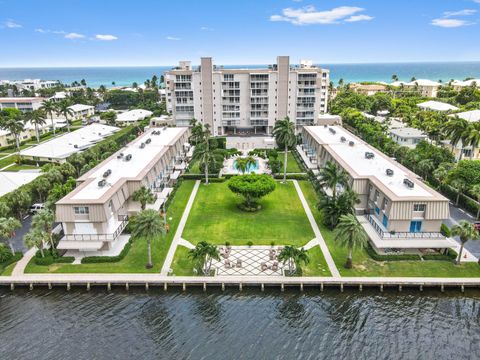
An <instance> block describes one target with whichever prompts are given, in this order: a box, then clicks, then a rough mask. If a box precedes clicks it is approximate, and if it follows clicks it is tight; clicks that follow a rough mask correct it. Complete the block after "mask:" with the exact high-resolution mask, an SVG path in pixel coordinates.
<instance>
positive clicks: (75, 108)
mask: <svg viewBox="0 0 480 360" xmlns="http://www.w3.org/2000/svg"><path fill="white" fill-rule="evenodd" d="M68 108H69V109H70V110H72V115H71V119H70V120H83V119H86V118H88V117H91V116H93V115H95V106H92V105H84V104H75V105H72V106H69V107H68Z"/></svg>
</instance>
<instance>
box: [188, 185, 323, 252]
mask: <svg viewBox="0 0 480 360" xmlns="http://www.w3.org/2000/svg"><path fill="white" fill-rule="evenodd" d="M227 184H228V182H225V183H213V184H209V185H201V186H200V189H199V191H198V193H197V197H196V199H195V202H194V204H193V207H192V210H191V212H190V216H189V217H188V221H187V224H186V227H185V230H184V231H183V235H182V236H183V238H184V239H187V240H189V241H190V242H191V243H193V244H197V243H198V242H199V241H202V240H205V241H208V242H210V243H214V244H224V243H225V242H226V241H229V242H230V244H231V245H246V244H247V243H248V242H249V241H252V242H253V244H254V245H270V243H271V242H272V241H275V244H277V245H282V244H283V245H295V246H302V245H305V244H306V243H307V242H308V241H309V240H311V239H313V238H314V237H315V235H314V233H313V230H312V228H311V227H310V223H309V222H308V219H307V216H306V214H305V211H304V209H303V207H302V204H301V203H300V199H299V198H298V194H297V192H296V190H295V187H294V185H293V183H292V182H288V183H287V184H280V183H277V187H276V189H275V190H274V191H273V192H272V193H271V194H269V195H267V196H266V197H265V198H263V199H261V200H260V201H259V203H260V204H261V205H262V209H261V210H259V211H257V212H254V213H249V212H244V211H242V210H240V209H238V207H237V205H238V204H239V203H241V202H242V201H243V199H242V198H241V197H240V196H237V195H235V194H233V193H232V192H231V191H230V190H229V188H228V186H227Z"/></svg>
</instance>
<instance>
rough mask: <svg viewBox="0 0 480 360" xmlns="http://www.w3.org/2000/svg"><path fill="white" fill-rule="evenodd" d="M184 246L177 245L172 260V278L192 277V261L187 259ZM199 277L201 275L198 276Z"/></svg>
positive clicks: (187, 250) (186, 250) (186, 251)
mask: <svg viewBox="0 0 480 360" xmlns="http://www.w3.org/2000/svg"><path fill="white" fill-rule="evenodd" d="M189 251H190V249H187V248H186V247H185V246H182V245H179V246H178V247H177V250H176V251H175V256H174V257H173V260H172V266H171V269H172V270H173V271H172V274H170V275H172V276H193V275H196V274H194V273H193V261H192V259H190V258H189V257H188V252H189ZM199 275H201V274H199Z"/></svg>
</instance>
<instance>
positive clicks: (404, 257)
mask: <svg viewBox="0 0 480 360" xmlns="http://www.w3.org/2000/svg"><path fill="white" fill-rule="evenodd" d="M366 251H367V254H368V255H369V256H370V257H371V258H372V259H373V260H376V261H420V260H421V259H422V258H423V259H424V260H438V261H451V260H455V258H456V256H457V253H456V252H455V251H453V250H452V249H448V251H447V254H425V255H414V254H401V255H394V254H391V255H380V254H377V252H376V251H375V250H374V249H373V247H372V246H371V245H370V244H368V246H367V248H366Z"/></svg>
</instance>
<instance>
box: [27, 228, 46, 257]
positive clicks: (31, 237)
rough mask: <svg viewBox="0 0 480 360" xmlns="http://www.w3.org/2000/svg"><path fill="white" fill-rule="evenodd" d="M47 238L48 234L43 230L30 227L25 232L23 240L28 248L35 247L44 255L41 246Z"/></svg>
mask: <svg viewBox="0 0 480 360" xmlns="http://www.w3.org/2000/svg"><path fill="white" fill-rule="evenodd" d="M47 239H48V236H47V234H46V233H45V232H44V231H42V230H40V229H36V228H32V229H30V231H29V232H28V233H27V234H25V238H24V241H25V245H27V247H28V248H29V249H31V248H33V247H36V248H38V249H39V250H40V254H41V255H42V257H45V254H44V253H43V247H44V245H45V241H46V240H47Z"/></svg>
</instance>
